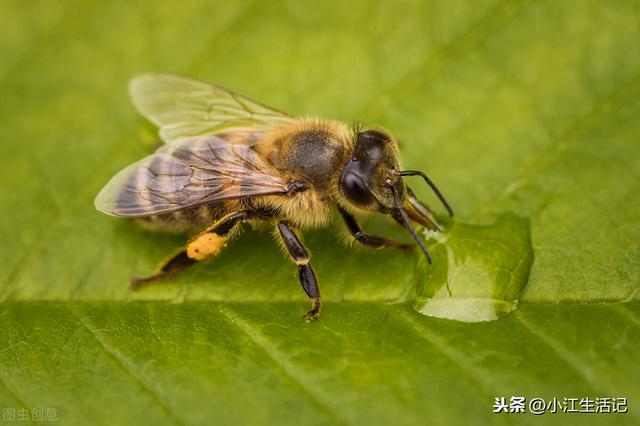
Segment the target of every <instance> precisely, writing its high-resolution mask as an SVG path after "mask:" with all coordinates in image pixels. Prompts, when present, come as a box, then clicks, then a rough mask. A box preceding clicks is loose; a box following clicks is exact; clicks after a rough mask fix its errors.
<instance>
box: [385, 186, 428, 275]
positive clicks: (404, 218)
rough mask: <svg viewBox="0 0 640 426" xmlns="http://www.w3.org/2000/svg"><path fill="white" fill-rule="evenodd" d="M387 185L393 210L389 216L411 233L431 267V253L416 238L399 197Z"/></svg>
mask: <svg viewBox="0 0 640 426" xmlns="http://www.w3.org/2000/svg"><path fill="white" fill-rule="evenodd" d="M387 185H388V186H389V188H391V193H392V194H393V205H394V209H393V212H392V213H391V215H392V216H393V218H394V219H395V220H396V221H397V222H398V223H400V224H401V225H403V226H404V227H405V228H407V229H408V230H409V232H410V233H411V236H412V237H413V239H414V240H416V243H418V245H419V246H420V248H421V249H422V251H423V253H424V255H425V256H426V258H427V262H428V263H429V265H431V253H429V250H427V246H425V245H424V243H423V242H422V240H421V239H420V237H418V233H417V232H416V229H415V228H414V227H413V225H412V224H411V220H410V219H409V216H408V215H407V213H406V212H405V211H404V209H403V208H402V205H401V204H400V197H398V193H397V192H396V189H395V188H394V187H393V185H392V184H391V182H390V181H387ZM398 215H400V217H398Z"/></svg>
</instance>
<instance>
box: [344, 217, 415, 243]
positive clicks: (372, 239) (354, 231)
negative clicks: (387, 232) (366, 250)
mask: <svg viewBox="0 0 640 426" xmlns="http://www.w3.org/2000/svg"><path fill="white" fill-rule="evenodd" d="M338 210H340V214H341V215H342V218H343V219H344V223H345V224H346V225H347V228H348V229H349V233H351V235H352V236H353V238H355V240H356V241H357V242H359V243H360V244H362V245H365V246H368V247H373V248H383V247H389V248H395V249H400V250H413V244H403V243H399V242H397V241H393V240H388V239H386V238H382V237H376V236H375V235H369V234H365V233H364V232H363V231H362V229H361V228H360V225H358V222H356V219H355V218H354V217H353V216H352V215H351V214H350V213H349V212H347V211H346V210H344V209H343V208H342V207H338Z"/></svg>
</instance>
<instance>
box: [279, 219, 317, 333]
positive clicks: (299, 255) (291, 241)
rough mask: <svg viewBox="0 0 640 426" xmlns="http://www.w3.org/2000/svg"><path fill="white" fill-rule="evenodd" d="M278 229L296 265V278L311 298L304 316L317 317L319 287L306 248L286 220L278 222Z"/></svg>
mask: <svg viewBox="0 0 640 426" xmlns="http://www.w3.org/2000/svg"><path fill="white" fill-rule="evenodd" d="M278 231H279V232H280V237H281V238H282V242H283V243H284V245H285V247H286V248H287V250H288V251H289V255H291V259H293V261H294V262H295V263H296V264H297V265H298V278H299V279H300V284H301V285H302V289H303V290H304V292H305V293H307V296H308V297H309V299H311V310H310V311H309V312H307V313H306V314H305V316H304V318H305V320H306V321H307V322H309V321H311V320H314V319H317V318H318V315H320V305H321V302H320V288H318V281H317V280H316V275H315V274H314V273H313V269H311V265H309V255H308V254H307V250H305V248H304V246H303V245H302V242H301V241H300V239H299V238H298V236H297V235H296V233H295V232H294V231H293V229H291V227H290V226H289V224H288V223H287V222H284V221H280V222H278Z"/></svg>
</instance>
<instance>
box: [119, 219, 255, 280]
mask: <svg viewBox="0 0 640 426" xmlns="http://www.w3.org/2000/svg"><path fill="white" fill-rule="evenodd" d="M256 215H258V213H256V212H252V211H241V212H236V213H231V214H228V215H226V216H224V217H223V218H222V219H220V220H218V221H217V222H216V223H214V224H213V225H212V226H210V227H209V228H207V229H206V230H205V231H204V232H201V233H200V234H198V235H197V236H196V237H195V238H193V239H192V240H191V241H189V243H188V244H187V245H186V247H185V248H184V249H183V250H181V251H180V252H178V253H176V254H175V255H173V256H171V257H170V258H169V259H167V260H166V261H165V262H164V263H163V264H162V266H160V268H159V270H158V272H156V273H155V274H153V275H150V276H148V277H143V278H134V279H132V280H131V287H134V288H135V287H139V286H141V285H144V284H148V283H151V282H154V281H157V280H161V279H163V278H167V277H169V276H172V275H175V274H177V273H179V272H182V271H184V270H185V269H187V268H189V267H190V266H191V265H193V264H195V263H197V262H199V261H200V260H203V259H206V258H207V257H210V256H215V255H217V254H218V253H220V252H221V251H222V249H223V248H224V247H225V246H226V245H227V240H228V239H229V238H228V236H229V233H230V232H231V230H232V229H233V228H234V226H236V225H237V224H238V223H239V222H241V221H243V220H246V219H248V218H251V217H254V216H256Z"/></svg>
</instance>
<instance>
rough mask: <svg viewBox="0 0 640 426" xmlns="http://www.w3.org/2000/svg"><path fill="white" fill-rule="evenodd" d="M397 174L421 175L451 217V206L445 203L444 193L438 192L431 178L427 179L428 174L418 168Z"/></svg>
mask: <svg viewBox="0 0 640 426" xmlns="http://www.w3.org/2000/svg"><path fill="white" fill-rule="evenodd" d="M398 175H399V176H422V178H423V179H424V181H425V182H427V185H429V186H430V187H431V189H432V190H433V192H435V194H436V195H437V196H438V199H440V202H441V203H442V205H443V206H444V207H445V208H446V209H447V212H449V216H451V217H453V209H452V208H451V206H450V205H449V203H447V200H445V198H444V195H442V193H441V192H440V190H439V189H438V187H437V186H436V184H435V183H433V181H432V180H431V179H429V176H427V175H426V174H424V173H423V172H421V171H419V170H404V171H401V172H398Z"/></svg>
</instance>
